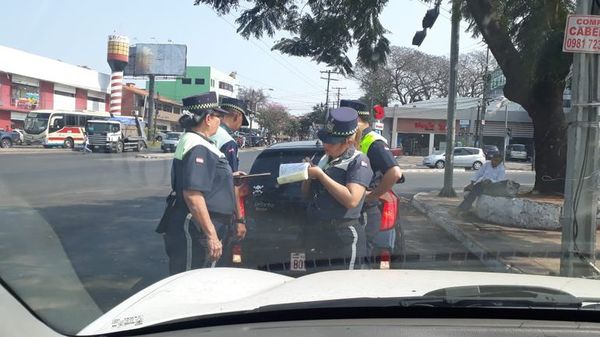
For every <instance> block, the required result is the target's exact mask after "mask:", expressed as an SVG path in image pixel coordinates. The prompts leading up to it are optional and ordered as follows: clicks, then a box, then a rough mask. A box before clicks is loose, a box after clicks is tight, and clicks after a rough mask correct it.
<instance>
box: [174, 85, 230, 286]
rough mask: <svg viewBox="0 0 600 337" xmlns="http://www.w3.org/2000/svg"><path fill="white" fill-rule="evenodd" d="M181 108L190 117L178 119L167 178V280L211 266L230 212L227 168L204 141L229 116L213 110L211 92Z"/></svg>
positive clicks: (185, 101)
mask: <svg viewBox="0 0 600 337" xmlns="http://www.w3.org/2000/svg"><path fill="white" fill-rule="evenodd" d="M183 108H184V110H188V111H189V112H190V113H189V114H185V115H184V116H182V117H181V118H180V119H179V123H180V124H181V125H182V127H183V128H184V129H185V130H186V132H185V133H184V134H183V135H182V137H181V139H180V140H179V144H178V145H177V149H176V150H175V158H174V160H173V168H172V172H171V176H172V177H171V185H172V188H173V191H175V194H176V201H175V206H174V212H173V213H174V215H173V217H172V219H171V220H170V222H169V224H168V226H167V228H165V229H164V240H165V248H166V251H167V255H168V257H169V271H170V273H171V274H176V273H180V272H183V271H186V270H190V269H195V268H204V267H209V266H214V265H215V263H216V261H218V260H219V258H220V257H221V254H222V240H223V239H225V235H227V233H228V232H229V229H230V228H229V227H230V226H231V222H232V219H233V215H234V212H235V199H234V191H233V174H232V171H231V167H230V166H229V163H228V162H227V159H226V158H225V155H224V154H223V153H222V152H221V151H219V149H217V148H216V147H215V145H214V144H213V142H212V141H211V140H210V137H211V136H213V135H214V134H215V133H216V132H217V130H218V128H219V125H220V124H221V119H222V118H223V117H224V116H225V115H227V114H230V112H228V111H226V110H222V109H220V108H219V106H218V102H217V96H216V93H214V92H209V93H205V94H201V95H196V96H191V97H187V98H184V99H183Z"/></svg>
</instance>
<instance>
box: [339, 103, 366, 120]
mask: <svg viewBox="0 0 600 337" xmlns="http://www.w3.org/2000/svg"><path fill="white" fill-rule="evenodd" d="M340 107H348V108H352V109H354V110H356V112H357V113H358V115H359V116H370V115H371V111H370V109H369V107H368V106H367V105H366V104H365V103H363V102H361V101H359V100H351V99H342V100H340Z"/></svg>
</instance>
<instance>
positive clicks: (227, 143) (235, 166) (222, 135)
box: [211, 97, 249, 172]
mask: <svg viewBox="0 0 600 337" xmlns="http://www.w3.org/2000/svg"><path fill="white" fill-rule="evenodd" d="M221 108H224V109H233V110H235V111H239V112H240V113H242V118H243V120H242V126H247V125H248V124H249V123H248V119H247V118H246V104H245V103H244V102H243V101H241V100H239V99H236V98H231V97H223V98H222V99H221ZM235 131H237V130H232V129H230V128H229V127H228V126H227V125H225V124H223V123H221V126H220V127H219V130H217V133H216V134H215V135H214V136H213V137H211V139H212V140H213V141H214V142H215V145H216V147H217V149H219V150H221V152H223V154H224V155H225V157H226V158H227V161H228V162H229V165H230V166H231V169H232V170H233V172H236V171H238V170H239V163H240V161H239V158H238V151H239V146H238V143H237V142H236V140H235V137H234V136H235V134H234V133H235Z"/></svg>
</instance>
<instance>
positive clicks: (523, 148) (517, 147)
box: [512, 145, 525, 151]
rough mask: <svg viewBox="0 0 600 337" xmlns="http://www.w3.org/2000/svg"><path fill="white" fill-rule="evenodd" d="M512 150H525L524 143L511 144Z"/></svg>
mask: <svg viewBox="0 0 600 337" xmlns="http://www.w3.org/2000/svg"><path fill="white" fill-rule="evenodd" d="M512 149H513V151H525V145H513V146H512Z"/></svg>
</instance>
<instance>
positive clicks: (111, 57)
mask: <svg viewBox="0 0 600 337" xmlns="http://www.w3.org/2000/svg"><path fill="white" fill-rule="evenodd" d="M106 60H107V61H108V65H109V66H110V70H111V71H112V72H111V76H110V114H111V115H113V116H115V115H116V116H118V115H120V114H121V98H122V96H123V70H124V69H125V66H127V63H128V62H129V39H128V38H127V37H125V36H119V35H110V36H109V37H108V55H107V58H106Z"/></svg>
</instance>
